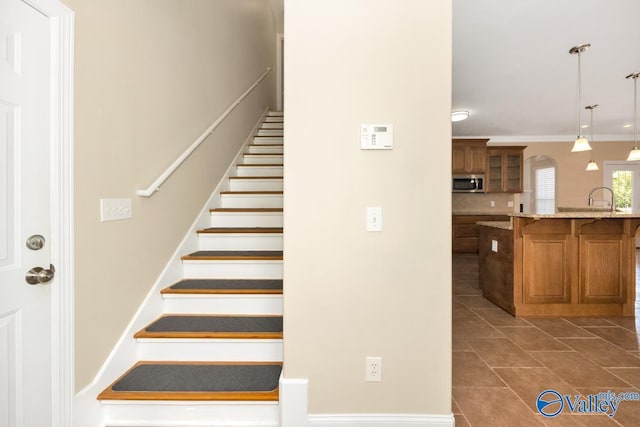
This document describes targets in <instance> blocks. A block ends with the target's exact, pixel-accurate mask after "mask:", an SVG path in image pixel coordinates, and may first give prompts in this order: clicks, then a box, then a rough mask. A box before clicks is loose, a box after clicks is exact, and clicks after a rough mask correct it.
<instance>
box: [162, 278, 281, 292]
mask: <svg viewBox="0 0 640 427" xmlns="http://www.w3.org/2000/svg"><path fill="white" fill-rule="evenodd" d="M169 289H172V290H179V291H183V290H247V289H250V290H260V289H268V290H282V279H273V280H272V279H185V280H181V281H179V282H177V283H174V284H173V285H171V286H170V287H169Z"/></svg>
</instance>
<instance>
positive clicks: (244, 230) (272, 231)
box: [198, 227, 283, 234]
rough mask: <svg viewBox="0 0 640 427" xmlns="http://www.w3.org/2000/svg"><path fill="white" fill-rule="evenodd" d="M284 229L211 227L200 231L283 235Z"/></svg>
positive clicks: (208, 232)
mask: <svg viewBox="0 0 640 427" xmlns="http://www.w3.org/2000/svg"><path fill="white" fill-rule="evenodd" d="M282 231H283V229H282V227H210V228H204V229H202V230H198V233H201V234H275V233H280V234H282Z"/></svg>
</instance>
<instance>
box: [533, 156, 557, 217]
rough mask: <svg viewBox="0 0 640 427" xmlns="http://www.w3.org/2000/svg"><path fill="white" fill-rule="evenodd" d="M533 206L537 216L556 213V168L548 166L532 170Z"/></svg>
mask: <svg viewBox="0 0 640 427" xmlns="http://www.w3.org/2000/svg"><path fill="white" fill-rule="evenodd" d="M534 179H535V187H534V189H535V190H534V206H535V212H536V213H539V214H552V213H555V211H556V168H555V167H554V166H548V167H543V168H535V169H534Z"/></svg>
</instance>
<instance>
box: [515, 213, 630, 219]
mask: <svg viewBox="0 0 640 427" xmlns="http://www.w3.org/2000/svg"><path fill="white" fill-rule="evenodd" d="M511 216H516V217H520V218H640V213H638V212H635V213H624V212H611V211H606V212H602V211H600V212H590V211H575V212H557V213H553V214H537V213H513V214H511Z"/></svg>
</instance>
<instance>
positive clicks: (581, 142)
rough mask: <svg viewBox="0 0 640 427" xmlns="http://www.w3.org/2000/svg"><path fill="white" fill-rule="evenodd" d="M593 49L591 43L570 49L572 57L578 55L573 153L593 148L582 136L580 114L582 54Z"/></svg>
mask: <svg viewBox="0 0 640 427" xmlns="http://www.w3.org/2000/svg"><path fill="white" fill-rule="evenodd" d="M590 47H591V45H590V44H589V43H585V44H581V45H578V46H574V47H572V48H571V49H569V53H570V54H572V55H575V54H577V55H578V136H577V138H576V140H575V142H574V143H573V148H571V151H572V152H574V153H575V152H577V151H588V150H591V146H590V145H589V141H587V138H585V137H584V136H582V127H581V123H580V120H581V115H580V112H581V110H582V82H581V79H582V76H581V69H580V68H581V63H580V62H581V61H580V58H581V54H582V52H586V51H587V49H589V48H590Z"/></svg>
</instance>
